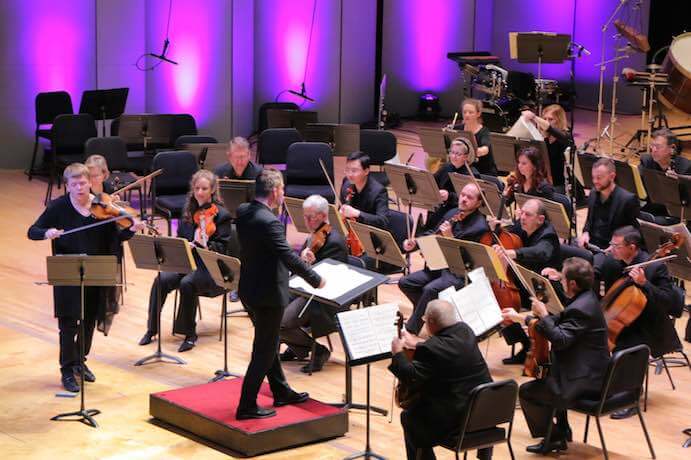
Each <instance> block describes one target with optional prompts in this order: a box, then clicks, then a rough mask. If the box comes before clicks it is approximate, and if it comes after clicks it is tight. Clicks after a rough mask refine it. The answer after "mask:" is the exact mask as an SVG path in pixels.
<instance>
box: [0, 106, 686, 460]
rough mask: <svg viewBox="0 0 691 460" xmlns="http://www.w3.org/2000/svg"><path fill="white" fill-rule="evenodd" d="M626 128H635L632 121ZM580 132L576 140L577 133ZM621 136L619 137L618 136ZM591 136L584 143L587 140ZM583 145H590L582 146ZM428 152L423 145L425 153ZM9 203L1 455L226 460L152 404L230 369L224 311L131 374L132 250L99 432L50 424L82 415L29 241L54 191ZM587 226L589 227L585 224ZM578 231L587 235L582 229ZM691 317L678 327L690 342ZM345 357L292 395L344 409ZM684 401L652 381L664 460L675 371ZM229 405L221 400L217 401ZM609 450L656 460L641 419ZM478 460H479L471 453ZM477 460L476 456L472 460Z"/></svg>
mask: <svg viewBox="0 0 691 460" xmlns="http://www.w3.org/2000/svg"><path fill="white" fill-rule="evenodd" d="M582 118H583V119H586V118H587V119H588V120H587V121H586V122H584V125H583V130H585V131H592V129H590V128H591V127H592V126H593V124H592V123H591V122H590V118H592V115H591V114H588V113H585V114H583V116H582ZM629 126H633V129H636V121H635V118H632V120H631V121H630V124H629ZM406 130H414V124H407V125H405V126H404V130H398V131H397V135H398V137H399V141H400V150H399V152H400V157H401V158H403V159H406V158H407V157H408V155H409V153H410V152H413V151H420V149H419V147H416V146H415V144H416V142H419V141H417V136H415V135H414V134H413V133H411V132H409V131H406ZM577 131H578V130H577ZM620 132H621V131H620ZM581 136H582V134H580V133H579V137H581ZM585 137H586V136H582V137H581V139H583V138H585ZM417 145H419V144H417ZM413 163H414V164H417V165H422V164H424V154H422V153H418V154H416V156H415V158H414V161H413ZM342 169H343V159H342V158H338V159H337V160H336V174H337V177H338V180H340V177H342ZM0 183H2V191H3V196H5V201H4V202H3V204H2V216H4V218H5V224H4V225H3V226H2V227H1V228H0V248H1V249H2V259H0V292H1V293H2V294H1V295H2V302H1V303H0V305H1V307H0V308H1V314H0V344H1V346H2V350H3V353H2V355H1V356H0V394H1V395H2V397H1V399H0V401H1V404H0V405H1V411H0V446H1V448H0V451H2V452H3V453H2V457H3V458H6V459H27V458H68V457H72V456H75V457H76V456H78V457H79V458H84V459H87V458H101V459H111V460H115V459H128V460H132V459H139V458H141V459H153V458H156V459H159V458H160V459H176V458H180V459H182V458H195V459H197V460H201V459H213V458H227V457H228V455H229V454H228V453H227V452H224V451H221V450H217V449H215V448H214V447H213V446H209V445H206V444H205V443H204V442H203V441H201V440H197V439H189V438H187V437H185V436H182V435H181V434H179V433H175V432H172V431H168V430H166V429H163V428H161V427H159V426H157V425H155V424H153V423H152V422H151V420H150V418H149V415H148V396H149V393H152V392H157V391H162V390H166V389H170V388H177V387H181V386H187V385H193V384H198V383H203V382H206V381H207V380H208V379H209V378H210V377H212V376H213V373H214V371H215V370H216V369H218V368H219V367H221V366H222V360H223V348H222V343H221V342H219V341H218V328H219V314H220V301H219V300H218V299H202V302H201V307H202V313H203V320H202V321H201V322H200V323H199V325H198V333H199V336H200V339H199V341H198V343H197V346H196V348H194V349H193V350H192V351H190V352H187V353H184V354H182V355H181V356H182V357H183V358H184V359H185V360H187V362H188V364H187V365H184V366H180V365H174V364H161V363H157V364H151V365H147V366H143V367H134V366H133V363H134V362H135V361H136V360H137V359H139V358H141V357H143V356H145V355H148V354H150V353H151V352H153V350H154V346H155V344H152V345H149V346H146V347H140V346H138V345H137V342H138V341H139V338H140V337H141V336H142V334H143V333H144V332H145V329H146V311H147V308H146V306H147V303H148V297H149V289H150V286H151V282H152V279H153V276H154V274H153V273H152V272H149V271H143V270H137V269H135V268H134V265H133V263H132V259H131V257H130V254H129V251H127V261H126V265H127V280H128V283H130V284H129V286H128V288H127V293H126V295H125V304H124V306H123V307H122V310H121V312H120V314H119V315H118V316H117V318H116V320H115V323H114V325H113V328H112V331H111V333H110V335H109V336H108V337H103V335H102V334H100V333H96V337H95V341H94V346H93V349H92V353H91V356H90V359H89V366H90V368H91V369H92V370H93V371H94V372H95V374H96V375H97V382H96V383H94V384H88V390H87V407H89V408H98V409H100V410H101V411H102V414H101V415H98V416H97V420H98V422H99V424H100V425H101V427H100V428H99V429H92V428H89V427H87V426H85V425H83V424H81V423H67V422H52V421H50V418H51V417H52V416H53V415H55V414H57V413H60V412H65V411H71V410H75V409H77V407H78V405H79V399H78V398H74V399H72V398H59V397H56V396H55V393H56V392H58V391H60V390H61V389H62V388H61V386H60V379H59V369H58V363H57V358H58V347H57V322H56V320H55V319H54V318H53V314H52V312H53V309H52V295H51V288H50V287H47V286H38V285H36V284H35V282H36V281H41V280H44V279H45V268H44V267H45V256H46V255H48V254H49V244H48V243H47V242H35V241H29V240H28V239H27V236H26V232H27V229H28V227H29V226H30V225H31V224H32V223H33V221H34V220H35V218H36V217H37V216H38V215H39V214H40V212H42V210H43V204H42V199H43V194H44V192H45V182H43V181H41V180H34V181H32V182H28V181H27V179H26V176H24V175H23V174H22V172H21V171H7V170H5V171H0ZM580 217H581V219H580V221H579V222H582V219H583V216H580ZM579 227H580V224H579ZM302 238H304V235H298V234H297V233H295V231H294V229H292V228H291V229H289V239H290V241H291V243H293V244H298V243H300V242H301V241H302ZM413 261H414V265H413V266H414V268H415V269H417V268H419V267H421V260H420V258H419V256H415V257H414V258H413ZM380 299H381V300H382V301H384V302H388V301H392V302H400V303H401V305H402V308H403V310H404V313H407V312H409V311H410V305H409V303H408V302H407V300H406V299H405V298H404V297H403V296H402V294H400V292H399V290H398V288H397V287H396V286H395V285H392V286H385V287H383V288H381V290H380ZM171 302H172V296H171V299H169V301H168V305H167V306H166V308H165V309H164V312H163V331H164V333H163V347H164V350H165V351H167V352H170V353H174V352H175V350H176V349H177V347H178V345H179V342H180V338H176V337H172V336H171V334H170V331H171V319H172V313H171V312H172V307H171ZM687 319H688V315H685V316H684V318H682V320H680V321H678V322H677V330H678V331H679V334H680V335H683V328H684V327H685V325H686V321H687ZM252 334H253V329H252V327H251V325H250V322H249V319H247V318H246V317H243V316H240V317H237V318H232V319H230V322H229V337H230V368H231V370H232V371H234V372H236V373H244V371H245V368H246V365H247V362H248V359H249V354H250V346H251V339H252ZM333 339H334V340H333V342H334V344H335V347H336V351H335V352H334V353H333V355H332V358H331V360H330V361H329V363H328V364H327V365H326V366H325V368H324V370H323V371H322V372H319V373H316V374H314V375H312V376H307V375H305V374H302V373H301V372H300V371H299V367H300V365H301V364H287V365H284V369H285V372H286V374H287V376H288V380H289V381H290V383H291V385H292V386H293V387H294V388H296V389H297V390H299V391H309V392H310V394H311V395H312V396H313V397H315V398H317V399H320V400H323V401H340V400H341V398H342V396H343V392H344V366H343V359H344V358H343V353H342V349H341V346H340V344H339V343H338V338H337V336H336V335H334V336H333ZM684 346H685V350H686V352H687V353H691V344H689V343H687V342H684ZM481 349H482V351H483V353H484V354H485V355H486V359H487V362H488V364H489V367H490V370H491V372H492V376H493V378H494V379H495V380H501V379H506V378H513V379H516V380H518V381H519V382H524V381H526V379H525V378H524V377H521V376H520V367H519V366H504V365H502V364H501V358H503V357H505V356H507V354H508V347H507V346H506V345H505V344H504V342H503V340H502V339H500V338H496V337H495V338H492V339H490V340H489V341H487V342H483V343H481ZM387 365H388V362H380V363H376V364H375V365H374V366H373V369H372V378H373V382H374V385H373V386H372V388H373V392H372V401H373V403H374V404H376V405H378V406H383V407H386V408H388V407H389V405H390V402H391V390H392V380H393V379H392V376H391V375H390V374H389V372H388V371H387V370H386V366H387ZM671 372H672V375H673V377H674V381H675V383H676V386H677V389H676V391H672V390H671V387H670V383H669V381H668V380H667V377H666V376H665V375H664V374H662V375H654V374H653V373H652V372H651V378H650V400H649V407H648V412H647V413H646V414H645V418H646V422H647V424H648V427H649V429H650V432H651V435H652V440H653V444H654V447H655V450H656V453H657V456H658V458H660V459H675V458H685V457H686V458H688V455H689V453H691V450H685V449H682V448H681V444H682V443H683V442H684V440H685V439H686V437H685V436H684V435H683V434H682V433H681V430H682V429H684V428H687V427H691V409H690V408H691V395H690V392H689V390H690V389H691V372H689V370H688V369H681V368H678V369H672V370H671ZM364 389H365V373H364V369H356V370H355V371H354V395H355V400H356V401H362V402H364V399H365V393H364ZM219 404H223V401H219ZM372 420H373V426H372V448H373V450H374V451H375V452H377V453H380V454H383V455H385V456H386V457H388V458H391V459H401V458H404V447H403V436H402V430H401V426H400V422H399V410H398V409H394V414H393V421H392V422H389V418H388V417H382V416H373V418H372ZM571 424H572V427H573V430H574V438H575V440H576V442H574V443H573V444H570V445H569V450H568V451H567V452H566V453H564V454H563V455H562V456H561V458H564V459H590V458H593V459H595V458H601V450H600V448H599V440H598V437H597V434H596V430H595V427H592V428H591V433H590V436H589V441H590V444H583V443H581V442H579V441H580V440H581V439H582V436H583V427H584V419H583V417H580V416H577V415H572V416H571ZM364 427H365V417H364V413H363V412H361V411H353V412H352V413H351V416H350V431H349V433H348V434H347V435H346V436H345V437H343V438H339V439H335V440H332V441H329V442H326V443H322V444H317V445H311V446H306V447H302V448H299V449H295V450H292V451H288V452H279V453H275V454H270V455H266V456H263V457H260V458H267V459H268V458H271V459H340V458H343V457H345V456H347V455H350V454H352V453H354V452H357V451H360V450H362V448H363V447H364V442H365V429H364ZM603 429H604V432H605V436H606V440H607V445H608V448H609V450H610V454H611V457H612V458H613V459H623V458H627V459H633V458H648V456H649V453H648V450H647V446H646V444H645V440H644V438H643V433H642V431H641V428H640V426H639V424H638V421H637V418H632V419H628V420H622V421H614V420H610V419H604V420H603ZM533 443H534V441H533V440H532V439H531V438H530V436H529V433H528V430H527V427H526V424H525V420H524V418H523V415H522V413H521V412H520V410H517V413H516V418H515V424H514V432H513V446H514V451H515V452H516V456H517V457H518V458H524V459H527V458H534V456H533V455H532V454H528V453H526V451H525V446H526V445H529V444H533ZM438 455H439V458H452V455H451V453H449V452H443V453H442V452H441V451H440V450H438ZM473 455H474V454H473ZM471 458H474V457H471ZM494 458H497V459H505V458H509V455H508V451H507V449H506V447H504V446H498V447H497V448H495V457H494Z"/></svg>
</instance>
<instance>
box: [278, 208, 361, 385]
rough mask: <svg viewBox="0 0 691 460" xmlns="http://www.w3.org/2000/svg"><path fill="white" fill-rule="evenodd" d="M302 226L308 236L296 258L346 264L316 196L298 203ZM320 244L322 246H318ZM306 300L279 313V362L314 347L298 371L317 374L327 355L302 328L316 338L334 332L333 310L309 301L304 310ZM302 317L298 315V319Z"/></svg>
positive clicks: (338, 237)
mask: <svg viewBox="0 0 691 460" xmlns="http://www.w3.org/2000/svg"><path fill="white" fill-rule="evenodd" d="M302 212H303V216H304V219H305V225H306V226H307V228H308V229H310V231H311V232H312V233H311V235H310V236H309V237H308V238H307V239H306V240H305V243H304V244H303V245H302V249H301V250H300V258H301V259H302V260H303V261H305V262H306V263H308V264H310V265H312V264H314V263H316V262H319V261H320V260H323V259H334V260H338V261H340V262H343V263H347V262H348V249H347V248H346V244H345V240H344V239H343V236H342V235H341V234H340V233H339V232H338V230H336V229H334V228H333V227H331V225H329V202H328V201H326V198H324V197H323V196H320V195H311V196H309V197H307V199H306V200H305V201H304V202H303V203H302ZM322 241H323V244H322V243H321V242H322ZM306 303H307V299H306V298H305V297H302V296H298V297H296V298H295V299H293V300H292V301H291V302H290V304H288V307H286V309H285V311H284V312H283V319H282V320H281V342H283V343H285V344H286V345H288V348H286V350H285V351H284V352H283V353H281V356H280V357H281V361H293V360H304V359H307V356H308V355H309V353H310V350H311V349H312V346H313V345H315V347H316V349H315V353H314V356H312V360H311V361H310V362H309V363H308V364H306V365H304V366H303V367H302V368H301V369H300V371H302V372H305V373H307V374H309V373H312V372H318V371H320V370H321V369H322V367H323V366H324V363H326V361H328V359H329V356H330V355H331V352H330V351H329V349H328V348H326V347H325V346H323V345H321V344H319V343H315V341H314V339H313V338H312V335H310V334H309V333H308V332H307V331H306V330H305V327H307V326H310V327H311V328H312V332H313V333H316V334H319V332H321V331H323V333H328V332H329V331H336V330H337V329H336V322H335V319H334V314H335V313H336V312H335V311H334V309H333V307H330V306H328V305H326V304H323V303H321V302H317V301H315V300H312V301H311V302H310V304H309V306H308V308H307V310H305V311H304V312H303V310H304V308H305V304H306ZM301 313H302V315H301Z"/></svg>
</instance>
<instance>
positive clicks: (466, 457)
mask: <svg viewBox="0 0 691 460" xmlns="http://www.w3.org/2000/svg"><path fill="white" fill-rule="evenodd" d="M456 458H458V452H456ZM463 460H468V451H467V450H466V451H465V452H463Z"/></svg>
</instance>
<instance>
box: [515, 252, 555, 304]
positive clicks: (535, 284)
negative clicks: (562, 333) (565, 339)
mask: <svg viewBox="0 0 691 460" xmlns="http://www.w3.org/2000/svg"><path fill="white" fill-rule="evenodd" d="M516 267H517V268H518V271H519V272H521V276H522V277H523V279H524V280H525V281H526V282H527V283H528V284H529V285H530V286H532V288H533V291H535V292H538V291H539V290H540V289H541V288H543V286H544V288H543V289H544V290H545V291H546V294H547V295H546V297H547V302H545V306H546V307H547V311H549V312H550V313H551V314H553V315H559V314H560V313H561V312H562V311H564V305H563V304H562V303H561V300H559V296H558V295H557V292H556V291H555V290H554V286H553V285H552V282H551V281H550V280H549V279H547V278H545V277H544V276H542V275H540V274H538V273H535V272H534V271H532V270H528V269H527V268H525V267H524V266H522V265H519V264H516Z"/></svg>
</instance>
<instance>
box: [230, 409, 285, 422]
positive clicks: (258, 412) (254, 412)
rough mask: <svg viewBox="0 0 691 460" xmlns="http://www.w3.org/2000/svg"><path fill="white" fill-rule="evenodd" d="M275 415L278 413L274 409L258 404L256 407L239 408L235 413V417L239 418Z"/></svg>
mask: <svg viewBox="0 0 691 460" xmlns="http://www.w3.org/2000/svg"><path fill="white" fill-rule="evenodd" d="M274 415H276V411H275V410H274V409H268V408H264V407H259V406H257V407H255V408H254V409H238V410H237V412H236V413H235V418H236V419H237V420H247V419H251V418H269V417H273V416H274Z"/></svg>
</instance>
